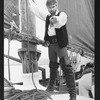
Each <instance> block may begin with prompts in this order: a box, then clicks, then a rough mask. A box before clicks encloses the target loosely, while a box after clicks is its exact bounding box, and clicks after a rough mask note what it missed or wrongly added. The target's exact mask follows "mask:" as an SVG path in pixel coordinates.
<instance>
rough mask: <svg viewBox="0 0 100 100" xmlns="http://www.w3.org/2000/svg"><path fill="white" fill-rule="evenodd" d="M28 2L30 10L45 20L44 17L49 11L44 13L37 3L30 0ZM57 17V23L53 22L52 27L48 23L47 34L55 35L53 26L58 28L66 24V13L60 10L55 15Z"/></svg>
mask: <svg viewBox="0 0 100 100" xmlns="http://www.w3.org/2000/svg"><path fill="white" fill-rule="evenodd" d="M28 1H29V2H30V3H29V6H30V9H31V10H32V12H33V13H34V14H35V15H36V16H37V17H38V18H40V19H41V20H43V21H46V17H47V15H48V14H49V13H45V12H43V10H42V9H40V8H39V7H38V5H36V4H35V3H34V2H33V1H32V0H28ZM58 12H59V11H58V10H57V12H56V14H55V15H57V14H58ZM55 17H56V18H57V23H56V24H54V26H53V27H51V28H50V25H49V28H48V35H49V36H53V35H56V33H55V28H60V27H62V26H63V25H65V24H66V22H67V15H66V13H65V12H61V13H60V15H59V16H55Z"/></svg>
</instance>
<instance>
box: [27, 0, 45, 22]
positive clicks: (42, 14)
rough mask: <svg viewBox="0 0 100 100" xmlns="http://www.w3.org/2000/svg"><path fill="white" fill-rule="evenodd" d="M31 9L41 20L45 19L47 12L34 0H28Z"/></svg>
mask: <svg viewBox="0 0 100 100" xmlns="http://www.w3.org/2000/svg"><path fill="white" fill-rule="evenodd" d="M27 1H28V4H29V7H30V9H31V11H32V12H33V13H34V14H35V15H36V16H37V17H38V18H40V19H41V20H43V21H45V20H46V16H47V13H45V12H43V10H42V9H40V8H39V6H38V5H36V3H35V2H34V1H32V0H27Z"/></svg>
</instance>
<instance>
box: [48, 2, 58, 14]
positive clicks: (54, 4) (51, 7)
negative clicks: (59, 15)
mask: <svg viewBox="0 0 100 100" xmlns="http://www.w3.org/2000/svg"><path fill="white" fill-rule="evenodd" d="M46 6H47V9H48V11H49V12H50V14H51V15H54V14H55V13H56V11H57V9H58V4H57V0H47V2H46Z"/></svg>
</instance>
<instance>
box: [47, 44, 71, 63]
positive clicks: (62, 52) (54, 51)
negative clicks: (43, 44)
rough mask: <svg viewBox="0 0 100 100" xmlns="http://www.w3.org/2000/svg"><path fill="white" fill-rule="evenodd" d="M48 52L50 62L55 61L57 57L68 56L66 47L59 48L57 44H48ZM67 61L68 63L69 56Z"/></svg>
mask: <svg viewBox="0 0 100 100" xmlns="http://www.w3.org/2000/svg"><path fill="white" fill-rule="evenodd" d="M48 53H49V60H50V61H51V62H57V61H58V58H59V59H60V58H62V57H64V56H65V57H66V58H68V52H67V48H66V47H64V48H60V47H59V46H58V44H57V43H56V44H50V46H49V48H48ZM67 61H68V63H69V58H68V60H67Z"/></svg>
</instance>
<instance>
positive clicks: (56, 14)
mask: <svg viewBox="0 0 100 100" xmlns="http://www.w3.org/2000/svg"><path fill="white" fill-rule="evenodd" d="M58 13H59V10H58V9H57V11H56V13H55V15H57V14H58ZM50 15H51V14H49V16H50Z"/></svg>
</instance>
